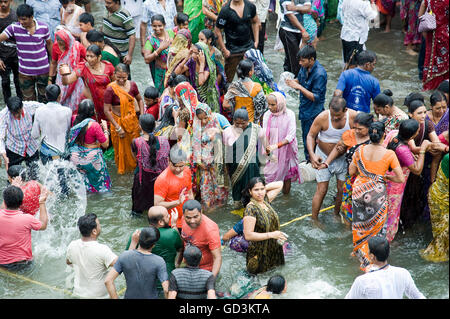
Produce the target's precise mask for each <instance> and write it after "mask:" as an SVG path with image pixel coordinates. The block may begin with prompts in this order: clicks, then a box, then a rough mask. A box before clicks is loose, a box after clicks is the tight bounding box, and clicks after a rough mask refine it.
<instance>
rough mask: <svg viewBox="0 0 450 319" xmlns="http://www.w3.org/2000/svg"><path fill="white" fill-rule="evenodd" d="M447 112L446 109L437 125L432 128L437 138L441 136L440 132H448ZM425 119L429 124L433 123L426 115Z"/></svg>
mask: <svg viewBox="0 0 450 319" xmlns="http://www.w3.org/2000/svg"><path fill="white" fill-rule="evenodd" d="M448 112H449V111H448V109H447V111H445V113H444V115H442V117H441V120H440V121H439V123H438V124H436V125H435V126H434V129H435V131H436V135H437V136H439V135H441V134H442V132H444V131H448V120H449V118H448ZM426 118H427V119H428V120H429V121H430V122H431V123H433V121H431V120H430V118H429V117H428V115H427V117H426ZM433 124H434V123H433Z"/></svg>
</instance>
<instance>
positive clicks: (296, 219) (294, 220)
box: [280, 205, 334, 227]
mask: <svg viewBox="0 0 450 319" xmlns="http://www.w3.org/2000/svg"><path fill="white" fill-rule="evenodd" d="M333 208H334V205H333V206H330V207H327V208H324V209H321V210H320V211H319V213H322V212H325V211H327V210H330V209H333ZM311 215H312V214H307V215H303V216H300V217H297V218H294V219H293V220H291V221H288V222H287V223H284V224H282V225H280V227H284V226H286V225H289V224H290V223H293V222H296V221H298V220H302V219H304V218H306V217H309V216H311Z"/></svg>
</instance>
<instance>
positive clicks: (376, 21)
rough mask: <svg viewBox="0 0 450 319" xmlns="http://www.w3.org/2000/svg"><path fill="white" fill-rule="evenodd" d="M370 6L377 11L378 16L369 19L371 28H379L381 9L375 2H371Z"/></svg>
mask: <svg viewBox="0 0 450 319" xmlns="http://www.w3.org/2000/svg"><path fill="white" fill-rule="evenodd" d="M370 6H371V7H372V10H373V11H376V12H377V16H376V17H375V19H373V20H370V21H369V28H371V29H372V28H375V29H379V28H380V10H378V7H377V5H376V4H375V3H371V4H370Z"/></svg>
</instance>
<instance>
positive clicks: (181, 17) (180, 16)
mask: <svg viewBox="0 0 450 319" xmlns="http://www.w3.org/2000/svg"><path fill="white" fill-rule="evenodd" d="M175 20H176V23H177V25H179V24H185V23H186V22H189V16H188V15H187V14H186V13H184V12H178V13H177V15H176V16H175Z"/></svg>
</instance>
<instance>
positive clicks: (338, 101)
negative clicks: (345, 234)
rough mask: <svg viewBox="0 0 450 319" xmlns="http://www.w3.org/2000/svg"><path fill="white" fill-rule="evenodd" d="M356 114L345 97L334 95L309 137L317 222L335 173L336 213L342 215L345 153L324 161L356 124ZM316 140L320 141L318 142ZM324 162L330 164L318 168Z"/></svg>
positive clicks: (313, 214) (318, 117)
mask: <svg viewBox="0 0 450 319" xmlns="http://www.w3.org/2000/svg"><path fill="white" fill-rule="evenodd" d="M356 114H357V112H356V111H354V110H351V109H348V108H347V104H346V102H345V100H344V99H343V98H341V97H333V98H332V99H331V101H330V105H329V110H325V111H323V112H322V113H320V114H319V115H318V116H317V117H316V118H315V120H314V122H313V124H312V126H311V129H310V130H309V133H308V136H307V137H306V146H307V149H308V153H309V158H310V161H311V165H312V167H313V168H314V169H315V171H316V181H317V188H316V193H315V194H314V197H313V201H312V219H313V220H315V221H318V215H319V210H320V207H321V206H322V202H323V199H324V198H325V195H326V194H327V191H328V184H329V182H330V179H331V177H332V175H336V184H337V194H336V198H335V206H334V213H335V214H336V215H339V210H340V207H341V202H342V187H343V185H344V181H345V175H346V169H347V167H346V164H345V155H342V156H340V157H338V158H336V159H335V160H334V161H333V162H331V164H329V165H327V164H326V163H325V160H326V159H327V156H328V155H329V154H330V152H331V151H332V150H333V148H334V146H335V145H336V143H337V142H339V140H340V139H341V136H342V134H343V133H344V132H345V131H347V130H349V129H350V128H351V127H353V120H354V118H355V116H356ZM316 139H317V142H318V143H316ZM321 165H326V166H327V167H326V168H323V169H319V167H320V166H321Z"/></svg>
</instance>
